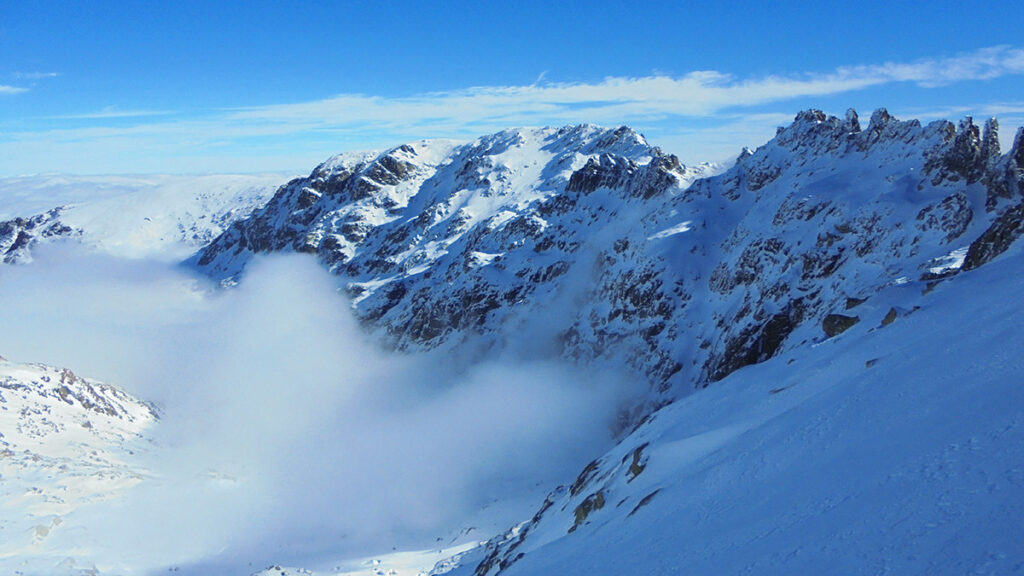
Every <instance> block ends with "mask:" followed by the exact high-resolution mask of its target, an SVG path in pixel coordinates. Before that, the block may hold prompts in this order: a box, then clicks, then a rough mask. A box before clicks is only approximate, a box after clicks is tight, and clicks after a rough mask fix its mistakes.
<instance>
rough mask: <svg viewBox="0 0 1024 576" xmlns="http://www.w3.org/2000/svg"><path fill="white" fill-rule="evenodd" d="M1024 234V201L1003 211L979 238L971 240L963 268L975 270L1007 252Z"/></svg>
mask: <svg viewBox="0 0 1024 576" xmlns="http://www.w3.org/2000/svg"><path fill="white" fill-rule="evenodd" d="M1021 235H1024V202H1022V203H1020V204H1017V205H1016V206H1013V207H1011V208H1009V209H1007V210H1006V211H1005V212H1003V213H1002V215H1000V216H999V217H998V218H996V219H995V221H993V222H992V225H991V226H989V227H988V228H987V229H986V230H985V232H983V233H982V234H981V236H979V237H978V239H977V240H975V241H974V242H971V245H970V247H969V248H968V249H967V256H966V257H965V258H964V265H963V267H962V268H961V269H962V270H965V271H966V270H974V269H975V268H978V267H979V266H981V265H983V264H986V263H988V262H990V261H991V260H992V259H993V258H995V257H996V256H999V255H1000V254H1002V253H1003V252H1005V251H1006V250H1007V249H1008V248H1009V247H1010V244H1012V243H1013V242H1014V241H1015V240H1017V239H1018V238H1020V237H1021Z"/></svg>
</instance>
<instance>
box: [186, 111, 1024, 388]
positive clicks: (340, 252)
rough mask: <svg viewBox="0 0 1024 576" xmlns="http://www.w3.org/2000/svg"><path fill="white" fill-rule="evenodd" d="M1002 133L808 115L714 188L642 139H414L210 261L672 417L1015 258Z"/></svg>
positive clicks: (302, 198)
mask: <svg viewBox="0 0 1024 576" xmlns="http://www.w3.org/2000/svg"><path fill="white" fill-rule="evenodd" d="M996 131H997V125H996V123H995V122H994V121H991V122H989V123H988V124H986V127H985V131H984V133H982V132H981V130H979V128H978V127H977V126H975V125H974V123H973V122H972V121H971V120H970V119H966V120H965V121H963V122H962V123H961V124H960V126H959V127H957V126H954V125H953V124H952V123H950V122H946V121H938V122H933V123H931V124H929V125H927V126H921V125H920V123H918V122H917V121H914V120H911V121H899V120H896V119H894V118H891V117H890V116H889V115H888V114H887V113H886V112H885V111H884V110H879V111H877V112H876V113H875V114H873V115H872V118H871V122H870V124H869V126H868V127H867V128H865V129H862V128H861V126H860V122H859V120H858V118H857V115H856V113H854V112H853V111H850V112H849V113H848V115H847V117H846V118H844V119H839V118H835V117H827V116H826V115H824V114H822V113H821V112H818V111H808V112H803V113H801V114H800V115H798V116H797V118H796V120H795V121H794V123H793V124H792V125H790V126H788V127H786V128H780V130H779V133H778V135H777V136H776V137H775V138H774V139H773V140H772V141H770V142H769V143H767V144H765V145H764V146H762V147H761V148H759V149H758V150H756V151H754V152H749V151H748V152H745V153H744V154H743V155H742V156H741V157H740V159H739V160H738V161H737V163H736V165H735V166H733V167H732V168H731V169H729V170H727V171H725V172H724V173H722V174H720V175H718V176H714V177H711V178H705V179H701V180H696V181H695V179H696V177H697V176H699V175H702V174H704V173H706V172H707V171H708V170H709V169H710V168H709V167H707V166H702V167H698V168H696V169H692V168H686V167H683V166H681V165H679V163H678V161H677V160H676V159H675V157H674V156H670V155H667V154H665V153H663V152H662V151H660V150H658V149H656V148H651V147H649V146H648V145H647V144H646V142H644V140H643V138H642V136H640V135H639V134H637V133H635V132H633V131H631V130H629V129H628V128H625V127H623V128H619V129H616V130H607V129H600V128H595V127H591V126H577V127H568V128H563V129H559V130H552V129H545V130H532V131H531V130H516V131H506V132H501V133H498V134H494V135H491V136H486V137H483V138H481V139H479V140H477V141H476V142H473V143H471V144H468V145H465V146H462V147H455V148H451V149H438V148H436V147H434V146H433V145H431V144H430V143H420V144H417V145H407V146H403V147H400V148H396V149H394V150H391V151H389V152H387V153H385V154H382V155H380V156H378V157H376V158H375V159H373V160H372V161H366V160H365V159H364V160H361V161H359V162H355V161H344V162H341V161H332V162H329V163H326V164H324V165H322V166H320V167H318V168H317V169H316V170H315V171H314V172H313V173H312V174H311V175H310V177H308V178H306V179H299V180H295V181H293V182H291V183H290V184H289V185H288V186H286V187H284V188H282V190H281V191H279V192H278V194H277V195H275V197H274V199H273V200H272V201H271V202H269V203H268V204H267V206H266V207H265V208H263V209H261V210H259V211H257V212H255V213H254V214H253V215H252V216H251V217H250V218H247V219H243V220H240V221H238V222H237V223H236V224H234V225H233V226H232V227H231V228H230V229H229V230H228V231H226V232H225V233H224V234H223V235H221V236H220V237H219V238H217V239H216V240H215V241H214V242H213V243H211V244H210V246H208V247H207V248H205V249H204V250H202V251H201V252H200V253H199V254H197V255H196V257H195V258H194V260H193V262H194V263H195V264H196V265H197V266H199V267H200V268H201V269H203V270H204V271H206V272H207V273H209V274H211V275H213V276H215V277H217V278H220V279H222V280H226V281H233V280H234V279H236V278H237V277H238V275H239V274H240V272H241V271H242V270H243V269H244V266H245V263H246V262H247V260H248V259H249V258H250V257H251V256H252V254H254V253H259V252H268V251H281V250H285V251H290V250H295V251H305V252H313V253H316V254H317V255H318V256H319V257H320V259H321V260H322V261H323V263H324V265H325V266H328V267H330V269H331V270H332V271H333V272H334V273H336V274H338V275H339V276H341V277H342V278H343V279H344V281H345V282H346V283H347V286H348V291H349V293H350V294H351V295H352V296H353V298H354V306H355V309H356V313H357V314H358V315H359V316H360V317H361V318H362V319H363V320H364V321H365V322H366V323H367V324H368V325H370V326H374V327H377V328H379V329H380V330H382V331H383V332H384V333H385V338H386V340H387V341H388V342H389V343H390V344H391V345H392V346H394V347H396V348H399V349H405V350H415V349H423V348H438V347H441V348H445V347H446V348H448V349H451V350H453V351H458V352H459V353H461V354H473V353H477V354H488V353H490V352H488V351H487V350H488V349H490V350H491V351H492V352H494V351H497V350H508V349H509V348H512V349H520V351H521V352H522V353H525V354H536V355H562V356H564V357H568V358H572V359H575V360H578V361H580V362H584V363H587V364H589V365H595V364H596V365H600V364H602V363H607V364H608V365H615V366H618V365H622V364H625V365H628V366H630V367H631V368H632V369H634V370H635V373H636V374H637V376H638V377H639V378H642V379H645V380H646V381H648V383H649V384H650V386H651V387H652V389H653V390H655V393H654V395H652V398H651V403H652V405H658V404H661V403H664V402H666V401H670V400H671V399H673V398H677V397H679V396H681V395H685V394H686V393H687V391H688V390H690V389H692V388H693V387H694V386H703V385H706V384H708V383H709V382H712V381H715V380H719V379H721V378H722V377H724V376H726V375H727V374H729V373H730V372H732V371H734V370H736V369H737V368H739V367H742V366H745V365H749V364H752V363H756V362H759V361H763V360H765V359H767V358H770V357H772V356H774V355H776V354H778V353H780V352H781V351H783V350H785V349H787V347H793V346H797V345H800V344H801V343H805V342H812V341H814V340H815V339H818V338H820V337H822V336H823V332H825V331H827V332H834V331H835V330H838V329H841V328H843V327H846V326H849V325H850V324H851V323H853V322H856V318H857V316H856V312H853V311H850V310H851V309H852V308H853V307H854V306H855V305H856V303H857V302H859V301H861V300H863V299H864V298H867V297H870V296H871V295H872V294H874V293H876V292H877V291H878V290H881V289H883V288H885V287H886V286H889V285H892V284H895V283H901V282H905V281H907V280H909V279H918V278H922V277H925V276H929V275H934V276H942V275H946V274H951V273H955V272H956V270H957V266H959V265H961V264H963V262H964V260H962V259H961V257H964V254H966V253H967V252H968V248H969V246H970V245H971V243H972V242H974V241H975V240H978V242H979V243H985V245H988V246H994V247H996V248H999V247H1000V246H1001V247H1002V248H1005V244H1006V243H1007V242H1008V241H1009V240H1010V239H1012V238H1013V237H1015V236H1014V234H1019V232H1015V230H1017V229H1018V228H1020V227H1021V222H1020V221H1021V219H1020V215H1019V214H1017V212H1019V211H1020V210H1019V208H1017V207H1018V206H1019V205H1020V198H1021V193H1020V190H1021V189H1022V188H1021V178H1022V176H1021V166H1022V164H1024V138H1021V137H1020V136H1018V139H1017V142H1016V144H1015V146H1014V148H1013V150H1011V152H1010V153H1008V154H1006V155H1002V156H1001V155H1000V151H999V145H998V138H997V134H996ZM691 182H693V185H692V186H690V183H691ZM1015 211H1016V212H1015ZM1000 221H1003V224H1002V225H999V224H998V223H999V222H1000ZM993 226H996V229H995V231H991V230H990V232H988V234H989V236H990V238H989V240H982V239H981V236H982V235H983V233H986V230H987V229H990V227H993ZM1000 226H1001V227H1000ZM1000 230H1001V231H1003V232H1006V233H1003V232H1000ZM1000 249H1001V248H1000ZM974 252H975V253H980V252H985V253H988V252H986V251H984V250H979V249H978V248H977V247H976V248H975V250H974ZM991 252H992V253H995V252H998V249H996V250H993V251H991ZM981 260H984V258H981ZM967 261H970V258H968V259H967ZM947 263H951V264H947ZM963 265H965V266H967V264H963ZM968 267H970V266H968ZM467 351H468V352H467Z"/></svg>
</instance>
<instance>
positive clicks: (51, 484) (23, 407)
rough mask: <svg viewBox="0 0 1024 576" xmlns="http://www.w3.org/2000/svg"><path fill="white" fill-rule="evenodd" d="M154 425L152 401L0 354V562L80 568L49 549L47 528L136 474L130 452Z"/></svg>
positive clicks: (128, 483) (35, 568)
mask: <svg viewBox="0 0 1024 576" xmlns="http://www.w3.org/2000/svg"><path fill="white" fill-rule="evenodd" d="M156 421H157V412H156V410H155V409H154V408H153V407H152V406H151V405H149V404H147V403H145V402H142V401H140V400H137V399H135V398H133V397H132V396H130V395H129V394H127V393H126V392H124V391H123V390H120V389H118V388H115V387H113V386H109V385H107V384H103V383H101V382H97V381H95V380H91V379H89V378H82V377H80V376H77V375H75V373H74V372H72V371H71V370H68V369H66V368H54V367H51V366H44V365H41V364H18V363H14V362H9V361H7V360H4V359H3V358H0V510H2V511H3V513H2V514H0V535H2V536H0V563H2V565H3V566H5V567H6V568H10V569H16V570H21V571H23V572H19V573H24V574H42V573H55V572H57V571H58V568H57V566H58V565H61V570H60V572H61V573H69V574H70V573H78V572H79V571H80V570H86V569H88V568H89V567H88V566H76V564H75V561H74V560H73V555H70V554H69V552H70V550H68V549H66V548H63V547H60V546H58V547H54V546H51V542H50V541H49V538H50V536H51V533H52V532H54V531H55V530H56V529H57V528H58V527H60V526H61V525H62V524H64V523H65V521H66V519H67V516H68V515H69V514H72V513H74V511H75V510H76V509H77V508H79V507H82V506H84V505H87V504H94V503H97V502H103V501H111V500H116V499H117V498H118V497H119V496H121V495H122V494H124V492H125V491H126V490H128V489H129V488H131V487H132V486H134V485H136V484H138V483H139V482H141V481H142V480H143V478H144V477H145V470H142V469H140V468H139V467H138V465H137V462H136V458H135V454H136V452H139V451H146V450H149V449H151V445H150V443H149V441H148V440H147V433H148V431H149V429H150V428H151V427H152V426H153V425H154V424H155V423H156ZM19 559H20V560H19ZM62 563H63V564H62Z"/></svg>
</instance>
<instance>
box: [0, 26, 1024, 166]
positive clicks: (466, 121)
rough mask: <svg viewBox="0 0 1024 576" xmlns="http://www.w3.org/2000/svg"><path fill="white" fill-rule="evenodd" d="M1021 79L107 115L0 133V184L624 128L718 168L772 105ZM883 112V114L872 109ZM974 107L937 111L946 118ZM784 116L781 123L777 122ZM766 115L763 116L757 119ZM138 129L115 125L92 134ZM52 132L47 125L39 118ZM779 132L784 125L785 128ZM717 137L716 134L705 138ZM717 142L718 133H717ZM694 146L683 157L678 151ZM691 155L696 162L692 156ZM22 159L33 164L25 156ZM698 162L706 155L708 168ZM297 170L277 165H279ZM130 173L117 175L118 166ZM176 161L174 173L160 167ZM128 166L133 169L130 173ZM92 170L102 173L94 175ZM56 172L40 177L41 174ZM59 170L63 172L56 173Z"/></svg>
mask: <svg viewBox="0 0 1024 576" xmlns="http://www.w3.org/2000/svg"><path fill="white" fill-rule="evenodd" d="M1021 74H1024V49H1020V48H1016V47H1010V46H996V47H990V48H984V49H981V50H976V51H974V52H969V53H964V54H959V55H955V56H952V57H945V58H931V59H922V60H915V61H912V62H885V63H881V64H872V65H860V66H845V67H840V68H836V69H834V70H831V71H828V72H821V73H800V74H789V75H773V76H760V77H746V78H744V77H737V76H735V75H731V74H727V73H724V72H721V71H715V70H701V71H693V72H690V73H688V74H685V75H682V76H676V77H673V76H668V75H652V76H645V77H609V78H605V79H603V80H600V81H597V82H561V83H560V82H549V81H546V80H544V78H543V75H542V76H541V77H540V78H538V79H537V80H536V81H534V82H533V83H532V84H529V85H520V86H477V87H470V88H462V89H457V90H448V91H439V92H429V93H420V94H412V95H407V96H377V95H372V94H339V95H336V96H334V97H330V98H326V99H321V100H315V101H308V102H297V103H286V104H275V105H267V106H253V107H244V108H227V109H220V110H212V111H208V112H206V113H203V114H200V115H187V116H186V115H183V114H178V115H176V117H175V118H173V119H161V118H158V116H161V115H165V114H170V113H171V112H169V111H163V110H120V109H117V108H113V107H110V108H105V109H103V110H100V111H98V112H92V113H86V114H74V115H65V116H62V117H61V119H78V120H85V121H90V122H88V123H87V125H86V126H81V127H75V128H63V129H59V130H54V129H52V127H50V129H46V130H43V129H36V130H19V131H18V132H7V133H0V173H4V172H6V173H24V172H30V171H36V169H35V168H30V167H28V166H26V164H32V163H38V162H39V160H35V159H34V158H36V156H35V155H38V157H39V158H44V159H45V160H46V162H47V163H52V162H54V161H55V160H56V159H57V158H58V157H63V158H68V159H70V161H71V162H72V163H73V164H74V165H75V166H80V165H81V164H82V162H85V161H86V159H88V162H89V163H90V164H89V165H90V166H92V165H96V166H97V168H95V169H93V170H90V172H95V171H100V170H102V171H111V170H114V171H121V172H124V171H134V172H139V171H148V170H150V169H151V168H150V165H151V164H152V163H157V164H158V165H159V167H157V168H156V169H155V170H156V171H166V170H168V169H174V170H176V171H206V170H209V169H210V168H209V166H210V165H211V163H213V162H214V161H216V162H222V163H223V162H225V159H226V164H225V165H223V167H222V168H221V170H225V171H231V170H249V169H257V170H265V169H271V168H273V169H285V168H290V167H293V166H295V167H297V166H301V165H303V164H310V163H313V162H315V161H317V160H319V159H322V157H324V156H326V155H328V154H330V153H334V152H338V151H341V150H345V149H353V148H363V149H366V148H372V147H378V146H381V145H388V144H397V143H400V142H403V141H407V140H413V139H419V138H433V137H443V138H455V139H468V138H472V137H474V136H476V135H479V134H484V133H488V132H492V131H495V130H499V129H503V128H507V127H510V126H537V125H563V124H573V123H581V122H589V123H596V124H605V125H618V124H630V125H633V126H634V127H636V128H638V129H640V130H643V131H645V132H646V133H648V136H654V135H655V134H659V135H660V136H662V137H663V139H659V138H655V139H653V140H654V141H658V140H660V141H659V143H663V145H664V146H665V148H666V149H669V150H671V151H673V152H675V151H676V150H677V148H676V147H679V148H678V149H679V150H680V152H682V149H683V148H686V149H689V150H692V151H693V154H692V155H691V154H685V153H683V154H681V155H683V156H684V157H685V156H689V157H690V158H691V159H708V158H712V159H717V158H720V157H725V156H731V155H733V154H734V153H735V152H736V151H738V150H739V148H740V147H741V146H745V145H758V144H760V143H761V142H763V138H766V137H770V135H771V134H772V133H773V130H774V126H773V124H776V123H777V124H782V123H785V122H777V121H778V118H779V116H778V114H777V113H778V112H780V110H772V109H770V106H771V105H774V104H776V103H780V102H797V101H799V102H800V103H799V104H798V105H800V106H806V105H808V104H810V105H818V104H817V102H818V101H820V99H822V98H826V97H831V96H836V95H842V94H849V93H853V92H856V91H862V90H865V89H869V88H880V87H886V86H890V85H895V84H910V85H913V86H917V87H918V88H919V89H921V90H929V89H932V88H935V87H938V86H944V85H949V84H953V83H956V82H968V81H989V80H992V79H995V78H999V77H1004V76H1011V75H1021ZM879 104H888V105H890V106H891V107H892V106H895V103H889V102H884V101H882V102H879ZM978 104H979V103H978V102H962V101H950V102H948V104H947V105H946V106H947V107H948V108H949V109H951V110H952V109H954V108H957V107H960V106H967V107H968V109H970V110H973V111H974V112H975V113H979V112H978V111H979V110H980V109H979V108H978ZM785 111H786V115H791V114H792V111H791V110H789V109H786V110H785ZM765 113H770V114H774V115H772V116H757V115H759V114H765ZM133 117H137V118H139V121H138V123H133V124H131V125H124V124H125V123H124V122H121V123H118V124H114V123H113V122H110V123H107V122H105V121H107V120H112V119H117V118H133ZM51 119H52V118H51ZM787 121H788V120H787ZM712 125H716V126H717V127H715V128H714V130H715V132H714V133H713V132H712V131H709V130H704V129H705V128H708V127H709V126H712ZM721 130H724V132H722V131H721ZM686 138H692V139H697V138H699V139H701V142H700V143H690V144H686V143H685V139H686ZM702 150H703V151H704V152H705V153H703V154H702V153H701V152H702ZM30 154H31V155H32V156H30ZM708 154H711V155H708ZM285 158H287V159H289V161H295V160H296V159H299V160H298V161H299V162H300V163H299V164H290V165H288V166H285V165H283V164H282V162H281V161H282V159H285ZM127 162H135V163H136V164H135V165H133V166H126V167H125V168H121V169H119V170H118V169H117V168H115V167H112V165H114V164H117V163H121V164H124V163H127ZM173 162H181V163H183V164H184V165H186V166H188V167H187V168H173V167H172V166H171V165H169V164H168V163H173ZM139 163H141V165H139ZM100 164H105V165H108V166H111V167H106V168H100V167H98V166H99V165H100ZM54 168H55V167H53V166H48V167H46V168H41V169H42V170H44V171H47V170H52V169H54ZM68 169H69V170H70V168H68Z"/></svg>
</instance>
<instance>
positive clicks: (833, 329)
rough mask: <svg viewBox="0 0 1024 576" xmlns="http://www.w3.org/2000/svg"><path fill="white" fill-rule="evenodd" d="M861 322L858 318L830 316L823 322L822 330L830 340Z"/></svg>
mask: <svg viewBox="0 0 1024 576" xmlns="http://www.w3.org/2000/svg"><path fill="white" fill-rule="evenodd" d="M858 322H860V318H859V317H857V316H846V315H844V314H829V315H828V316H825V319H824V320H822V322H821V329H822V330H824V331H825V335H826V336H828V337H829V338H831V337H833V336H836V335H839V334H842V333H843V332H846V331H847V330H849V329H850V328H851V327H853V325H854V324H856V323H858Z"/></svg>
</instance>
